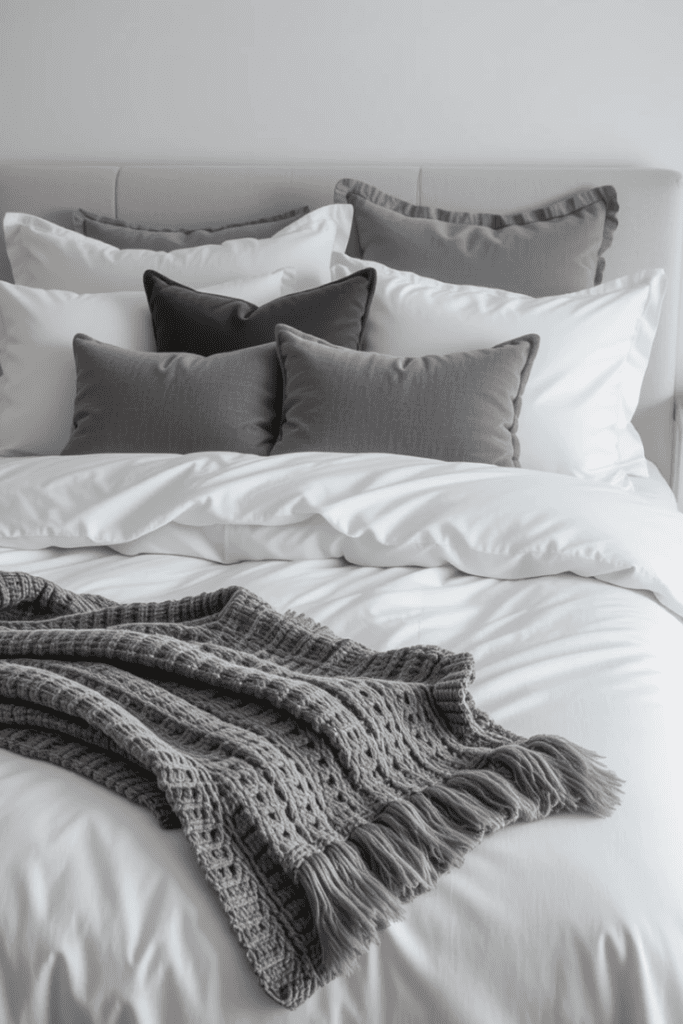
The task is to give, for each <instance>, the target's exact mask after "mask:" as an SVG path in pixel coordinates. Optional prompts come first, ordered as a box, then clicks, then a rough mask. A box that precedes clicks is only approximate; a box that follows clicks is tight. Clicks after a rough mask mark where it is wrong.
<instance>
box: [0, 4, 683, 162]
mask: <svg viewBox="0 0 683 1024" xmlns="http://www.w3.org/2000/svg"><path fill="white" fill-rule="evenodd" d="M682 51H683V0H642V2H641V0H526V2H522V0H393V2H392V0H336V2H334V3H333V2H331V0H0V161H3V160H22V161H23V160H33V159H39V160H43V159H44V160H61V159H63V160H69V161H70V160H82V161H92V162H98V161H112V162H116V161H140V162H144V161H164V160H169V161H179V160H180V161H182V160H187V161H221V162H225V161H227V162H231V161H237V162H240V161H252V162H253V161H264V162H272V161H277V160H279V159H284V160H287V161H297V160H310V159H313V160H319V161H325V160H326V159H329V160H334V159H338V158H342V159H349V160H352V159H353V160H366V161H387V162H390V161H419V162H423V163H424V162H440V161H443V162H463V163H469V162H492V163H501V162H510V161H513V162H520V163H524V162H544V163H556V162H577V163H579V162H598V163H631V164H640V165H647V166H660V167H670V168H674V169H676V170H680V171H683V59H681V52H682Z"/></svg>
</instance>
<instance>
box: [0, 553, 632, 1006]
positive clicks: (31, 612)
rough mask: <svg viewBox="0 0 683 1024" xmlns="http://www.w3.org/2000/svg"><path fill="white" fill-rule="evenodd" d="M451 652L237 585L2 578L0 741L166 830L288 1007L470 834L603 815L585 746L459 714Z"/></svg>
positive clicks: (467, 662)
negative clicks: (372, 631)
mask: <svg viewBox="0 0 683 1024" xmlns="http://www.w3.org/2000/svg"><path fill="white" fill-rule="evenodd" d="M472 678H473V662H472V657H471V656H470V655H469V654H453V653H451V652H450V651H446V650H442V649H440V648H437V647H429V646H417V647H408V648H402V649H399V650H393V651H387V652H382V653H380V652H377V651H373V650H370V649H369V648H366V647H363V646H361V645H360V644H358V643H354V642H352V641H351V640H343V639H340V638H338V637H336V636H334V635H333V634H332V633H331V632H330V631H329V630H327V629H323V628H322V627H320V626H318V625H316V624H315V623H314V622H312V621H311V620H309V619H305V618H302V617H301V616H295V615H292V614H291V613H288V614H285V615H283V614H280V613H278V612H276V611H274V609H273V608H271V607H270V606H269V605H268V604H266V603H265V602H264V601H262V600H260V598H258V597H256V596H255V595H254V594H252V593H250V592H249V591H247V590H244V589H242V588H241V587H228V588H227V589H224V590H220V591H217V592H216V593H212V594H201V595H200V596H198V597H188V598H184V599H183V600H179V601H166V602H161V603H150V604H116V603H114V602H112V601H109V600H106V599H105V598H103V597H96V596H92V595H89V594H74V593H70V592H69V591H67V590H64V589H62V588H61V587H58V586H56V585H54V584H52V583H49V582H47V581H46V580H42V579H38V578H36V577H33V576H29V575H27V574H25V573H7V572H2V573H0V746H3V747H6V748H8V749H9V750H12V751H15V752H17V753H19V754H23V755H26V756H28V757H33V758H42V759H43V760H46V761H51V762H52V763H53V764H57V765H61V766H63V767H65V768H69V769H72V770H73V771H76V772H78V773H79V774H81V775H84V776H86V777H87V778H89V779H92V780H94V781H96V782H99V783H102V784H103V785H105V786H108V787H109V788H110V789H113V790H115V791H116V792H117V793H120V794H121V795H122V796H124V797H126V798H127V799H128V800H132V801H134V802H136V803H139V804H142V805H143V806H144V807H147V808H149V810H150V811H151V812H152V813H153V814H154V815H156V817H157V819H158V821H159V823H160V824H161V825H162V826H163V827H165V828H174V827H181V828H182V829H183V831H184V833H185V835H186V836H187V838H188V840H189V842H190V843H191V845H192V848H193V850H194V852H195V855H196V857H197V860H198V861H199V863H200V864H201V866H202V869H203V871H204V873H205V875H206V878H207V880H208V882H209V883H210V885H211V886H212V887H213V889H214V890H215V892H216V895H217V897H218V899H219V900H220V903H221V905H222V907H223V908H224V910H225V913H226V914H227V915H228V918H229V920H230V922H231V924H232V927H233V929H234V931H235V933H236V935H237V937H238V939H239V941H240V942H241V944H242V946H243V947H244V949H245V951H246V954H247V957H248V958H249V961H250V963H251V965H252V967H253V969H254V971H255V972H256V974H257V976H258V978H259V980H260V982H261V984H262V985H263V987H264V989H265V990H266V992H267V993H268V994H269V995H270V996H271V997H272V998H273V999H275V1000H276V1001H277V1002H278V1003H281V1004H283V1005H284V1006H287V1007H295V1006H297V1005H299V1004H300V1003H302V1002H303V1001H304V1000H305V999H307V998H308V997H309V996H310V995H311V994H312V993H313V991H314V990H315V989H316V988H317V987H318V986H320V985H324V984H325V983H326V982H328V981H329V980H331V979H332V978H334V977H335V976H336V975H338V974H340V973H346V972H348V970H349V969H350V968H352V967H353V965H354V963H355V962H356V960H357V958H358V957H359V955H360V954H362V953H363V952H364V950H365V949H367V947H368V945H369V944H370V943H371V942H373V941H374V940H377V939H378V937H379V933H380V931H381V930H382V929H383V928H385V927H386V926H387V925H388V924H389V923H390V922H392V921H394V920H396V919H398V918H399V917H400V916H401V913H402V904H403V903H405V902H406V901H408V900H411V899H413V898H414V897H416V896H417V895H418V894H419V893H422V892H424V891H426V890H428V889H430V888H431V887H433V886H434V884H435V882H436V880H437V878H438V877H439V876H440V875H441V874H442V873H443V872H445V871H446V870H447V869H448V868H450V867H452V866H453V865H458V864H460V863H461V862H462V859H463V856H464V855H465V853H466V852H467V851H468V850H469V849H470V848H471V847H473V846H474V845H476V844H477V843H479V842H480V841H481V840H482V838H483V837H484V836H485V835H487V833H489V832H492V831H494V830H496V829H499V828H502V827H504V826H505V825H508V824H510V823H511V822H514V821H520V820H521V821H533V820H536V819H538V818H543V817H546V816H547V815H549V814H552V813H555V812H559V811H587V812H589V813H591V814H597V815H606V814H609V813H610V811H611V810H612V809H613V808H614V806H615V805H616V803H618V790H619V781H618V780H617V778H616V776H614V775H613V774H612V773H611V772H609V771H607V770H606V769H605V768H604V767H602V766H601V764H600V763H599V760H598V759H597V758H596V756H595V755H592V754H590V753H588V752H587V751H585V750H582V749H581V748H579V747H577V746H575V745H573V744H571V743H569V742H567V741H566V740H563V739H559V738H557V737H551V736H534V737H533V738H531V739H523V738H522V737H519V736H516V735H514V734H513V733H510V732H508V731H506V730H504V729H502V728H500V727H499V726H497V725H495V724H494V723H493V722H492V721H491V719H490V718H488V716H487V715H485V714H484V713H483V712H482V711H480V710H478V709H477V708H476V707H475V705H474V702H473V699H472V697H471V694H470V692H469V690H468V686H469V684H470V682H471V680H472Z"/></svg>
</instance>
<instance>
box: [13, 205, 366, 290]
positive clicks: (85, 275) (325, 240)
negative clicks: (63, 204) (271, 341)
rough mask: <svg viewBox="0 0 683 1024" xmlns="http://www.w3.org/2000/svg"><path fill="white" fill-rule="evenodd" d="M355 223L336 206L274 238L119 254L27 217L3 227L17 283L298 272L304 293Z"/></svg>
mask: <svg viewBox="0 0 683 1024" xmlns="http://www.w3.org/2000/svg"><path fill="white" fill-rule="evenodd" d="M352 219H353V207H352V206H350V205H349V204H348V203H335V204H333V205H331V206H322V207H320V209H317V210H312V211H311V213H307V214H306V215H305V216H303V217H300V218H299V219H298V220H296V221H294V223H293V224H289V225H288V226H287V227H286V228H283V229H282V231H278V232H277V234H275V235H273V237H272V238H260V239H256V238H239V239H234V240H232V241H229V242H223V243H222V244H221V245H198V246H195V247H193V248H191V249H175V250H174V251H173V252H149V251H147V250H146V249H117V248H116V246H114V245H107V244H106V242H100V241H98V240H97V239H95V238H87V237H86V236H85V235H82V234H80V233H79V232H78V231H70V230H69V228H63V227H60V226H59V225H58V224H53V223H52V222H51V221H49V220H43V219H42V217H33V216H32V215H31V214H28V213H6V214H5V219H4V229H5V240H6V243H7V255H8V256H9V261H10V264H11V266H12V273H13V275H14V282H15V284H19V285H28V286H30V287H32V288H60V289H65V288H66V289H69V290H70V291H73V292H107V291H109V292H119V291H138V290H139V289H141V288H142V274H143V271H145V270H148V269H149V270H157V271H159V273H161V274H165V275H166V276H167V277H171V278H173V280H174V281H179V282H180V283H181V284H186V285H190V287H192V288H201V287H202V286H203V285H209V284H215V283H216V282H217V281H226V280H227V279H228V278H231V277H255V276H257V275H262V274H270V273H271V272H272V271H274V270H278V269H279V268H280V267H293V268H294V270H296V272H297V281H296V285H295V287H294V291H300V290H302V289H305V288H315V287H317V286H318V285H321V284H328V283H329V282H330V279H331V278H330V258H331V255H332V251H333V250H334V249H337V250H338V251H339V252H344V250H345V249H346V245H347V242H348V239H349V234H350V232H351V222H352Z"/></svg>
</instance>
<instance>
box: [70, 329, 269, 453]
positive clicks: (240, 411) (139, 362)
mask: <svg viewBox="0 0 683 1024" xmlns="http://www.w3.org/2000/svg"><path fill="white" fill-rule="evenodd" d="M73 347H74V358H75V360H76V375H77V383H76V400H75V403H74V422H73V431H72V434H71V437H70V438H69V441H68V442H67V444H66V446H65V447H64V449H63V451H62V455H90V454H94V453H97V452H172V453H176V454H180V455H184V454H186V453H188V452H199V451H233V452H248V453H249V454H252V455H267V454H268V453H269V451H270V449H271V446H272V443H273V439H274V436H275V433H276V431H277V427H278V423H279V413H278V411H277V409H276V401H275V395H276V388H277V374H278V365H277V357H276V354H275V343H274V342H271V343H270V344H269V345H257V346H254V347H252V348H248V349H242V350H240V351H237V352H222V353H219V354H217V355H213V356H199V355H194V354H193V353H187V352H168V353H166V352H130V351H128V350H127V349H122V348H118V347H117V346H116V345H106V344H104V343H103V342H100V341H95V340H93V339H92V338H88V337H87V336H86V335H83V334H77V335H76V336H75V338H74V340H73Z"/></svg>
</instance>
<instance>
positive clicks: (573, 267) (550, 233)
mask: <svg viewBox="0 0 683 1024" xmlns="http://www.w3.org/2000/svg"><path fill="white" fill-rule="evenodd" d="M334 201H335V202H336V203H351V205H352V206H353V210H354V215H353V229H352V234H351V239H350V241H349V246H348V249H347V252H348V253H349V255H351V256H360V257H361V258H362V259H366V260H374V261H375V262H377V263H384V264H385V265H386V266H388V267H393V268H394V269H395V270H408V271H411V272H412V273H415V274H421V275H422V276H423V277H431V278H434V279H435V280H437V281H445V282H447V283H448V284H471V285H476V286H478V287H484V288H502V289H505V291H509V292H519V293H521V294H523V295H532V296H534V297H535V298H540V297H541V296H545V295H559V294H562V293H564V292H575V291H580V290H582V289H583V288H591V287H592V286H593V285H594V284H600V282H601V281H602V277H603V273H604V269H605V260H604V255H603V254H604V252H605V250H606V249H608V248H609V246H610V245H611V244H612V238H613V236H614V231H615V229H616V227H617V223H618V222H617V217H616V214H617V212H618V210H619V205H618V203H617V194H616V191H615V190H614V188H613V187H612V186H611V185H603V186H601V187H599V188H587V189H581V190H580V191H578V192H575V193H573V194H572V195H570V196H566V197H565V198H563V199H559V200H557V201H556V202H554V203H549V204H548V205H547V206H544V207H540V208H538V209H534V210H522V211H521V212H519V213H511V214H505V215H501V214H497V213H493V214H492V213H457V212H455V211H453V210H441V209H438V208H435V207H430V206H415V205H413V204H412V203H408V202H405V201H404V200H402V199H397V198H396V197H395V196H391V195H388V194H387V193H386V192H382V191H381V190H380V189H378V188H375V187H374V186H372V185H368V184H367V183H366V182H363V181H356V180H355V179H352V178H342V180H341V181H339V182H337V185H336V188H335V192H334Z"/></svg>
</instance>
